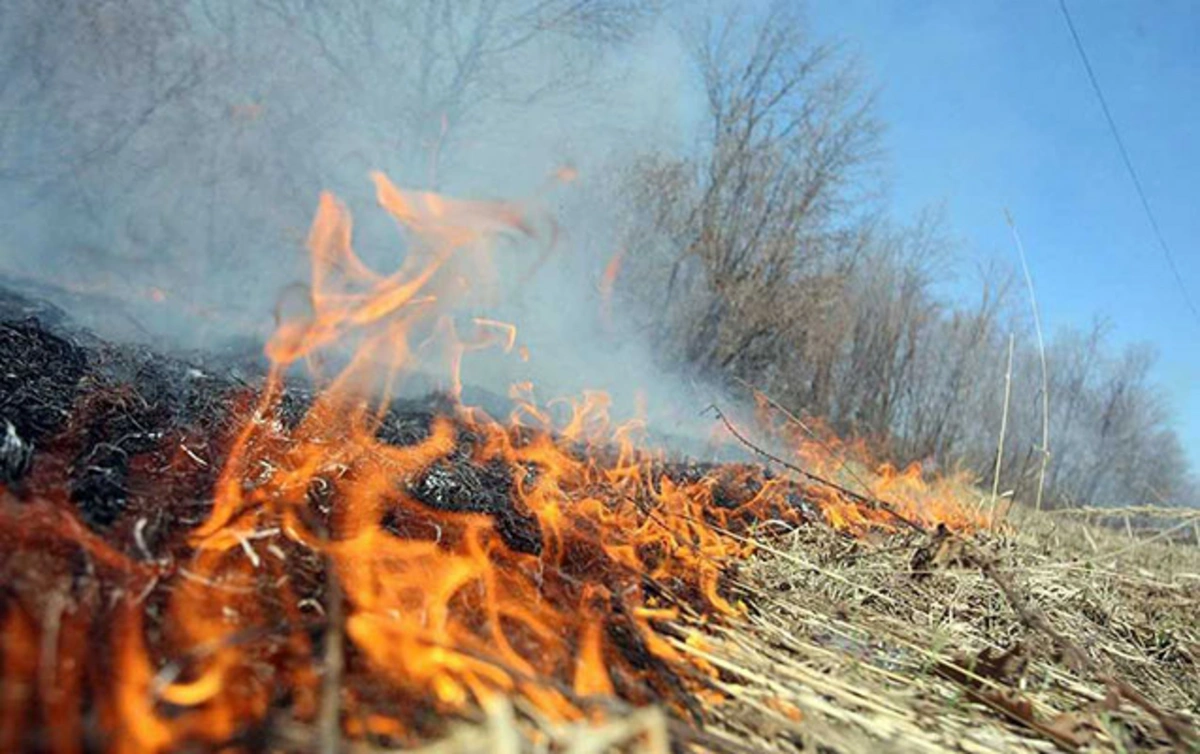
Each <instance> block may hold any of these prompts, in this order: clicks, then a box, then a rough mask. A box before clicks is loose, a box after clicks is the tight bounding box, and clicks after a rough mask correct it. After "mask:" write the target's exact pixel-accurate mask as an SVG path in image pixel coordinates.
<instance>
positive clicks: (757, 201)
mask: <svg viewBox="0 0 1200 754" xmlns="http://www.w3.org/2000/svg"><path fill="white" fill-rule="evenodd" d="M803 32H804V25H803V23H801V22H800V20H799V19H798V18H796V17H795V16H793V15H790V11H789V10H787V8H786V7H785V6H783V5H777V6H775V8H774V9H773V10H772V11H771V12H770V13H768V14H767V15H765V16H758V17H738V16H727V17H724V18H720V19H714V20H713V21H712V22H711V23H708V24H706V25H704V26H703V28H701V29H697V30H695V31H694V33H693V35H692V42H693V54H694V57H695V60H696V63H697V68H698V70H699V72H700V76H701V77H702V80H703V83H704V91H705V94H706V100H707V101H706V104H707V111H706V123H705V128H704V129H703V133H704V138H703V139H702V141H701V143H700V144H699V145H698V146H697V148H696V149H695V150H694V151H693V152H692V153H690V154H685V155H679V154H674V155H656V156H652V157H647V158H644V159H642V160H641V161H639V162H638V163H637V164H636V166H634V167H633V168H632V169H631V170H630V171H629V172H628V174H627V183H626V188H627V190H628V192H629V195H630V196H631V197H632V201H631V202H630V203H629V207H630V212H629V221H630V223H629V228H628V232H627V240H626V244H625V245H626V248H628V250H629V254H630V262H629V267H630V270H629V273H628V274H626V275H625V276H624V277H623V280H624V286H623V293H624V295H626V296H627V297H628V300H629V302H630V303H631V304H632V309H633V310H634V311H636V312H637V313H638V314H637V316H639V317H640V318H641V319H640V323H641V325H642V326H643V329H644V330H645V331H647V332H649V333H651V337H652V338H653V339H654V341H655V345H656V349H655V350H656V352H657V353H660V354H662V356H663V359H664V361H666V362H667V363H669V364H672V365H675V366H677V367H680V368H683V369H686V370H688V371H693V370H697V371H699V372H700V373H702V374H703V375H705V376H707V377H708V378H710V379H715V380H717V381H728V382H730V383H732V382H733V378H740V379H741V380H744V381H746V382H749V383H750V384H752V385H754V386H756V387H758V388H760V389H761V390H764V391H766V392H767V393H768V394H769V395H771V396H772V397H773V398H775V399H776V400H777V401H779V402H781V403H782V404H784V405H786V406H788V407H790V408H792V409H794V410H795V411H797V412H801V413H804V414H807V415H811V416H815V417H819V418H822V419H824V420H825V421H826V423H827V424H828V425H829V426H831V427H832V428H833V429H834V430H835V431H837V432H838V433H839V434H842V435H843V436H854V437H860V438H865V439H867V440H868V441H869V442H870V444H872V445H874V446H875V447H876V448H877V449H878V450H879V451H880V453H881V455H882V456H884V457H888V458H890V459H892V460H894V461H899V462H908V461H921V462H922V463H923V465H924V466H926V467H933V468H938V467H940V468H943V469H946V468H955V469H961V468H965V469H969V470H973V471H974V472H976V473H977V474H978V476H979V478H980V479H981V480H986V483H987V484H988V485H990V483H991V480H992V474H993V471H994V469H995V466H996V463H997V454H998V445H999V443H998V439H999V437H1000V430H1001V425H1002V423H1003V422H1002V420H1003V417H1004V412H1005V406H1006V383H1008V387H1007V395H1008V396H1009V398H1008V400H1007V408H1008V416H1007V427H1006V431H1005V434H1004V446H1003V453H1002V454H1001V461H1000V480H1001V482H1000V484H1001V490H1002V491H1012V493H1013V494H1014V495H1015V496H1016V497H1018V498H1021V499H1024V500H1026V501H1029V502H1033V501H1034V500H1035V499H1036V497H1037V496H1038V489H1037V488H1038V476H1039V473H1040V472H1041V469H1042V466H1043V462H1045V466H1046V472H1045V489H1044V500H1045V503H1046V505H1050V506H1067V505H1071V506H1074V505H1113V504H1121V505H1130V504H1142V503H1145V504H1163V503H1164V502H1170V503H1185V504H1186V503H1194V502H1195V501H1196V487H1195V484H1194V482H1193V481H1192V480H1191V478H1190V477H1189V469H1188V463H1187V460H1186V456H1185V453H1184V451H1183V449H1182V447H1181V444H1180V441H1179V439H1178V437H1177V436H1176V434H1175V432H1174V431H1173V430H1172V428H1171V423H1170V420H1171V414H1170V411H1169V410H1168V407H1167V404H1166V402H1165V401H1164V399H1163V396H1162V395H1161V394H1160V392H1159V390H1158V389H1157V387H1156V386H1155V385H1154V384H1153V383H1152V382H1151V380H1150V376H1149V375H1150V371H1151V367H1152V366H1153V363H1154V353H1153V351H1152V350H1151V349H1149V348H1148V347H1145V346H1130V347H1127V348H1124V349H1116V348H1114V346H1113V345H1112V344H1111V343H1110V342H1109V338H1108V334H1109V333H1108V328H1107V327H1106V326H1105V325H1104V324H1103V323H1101V322H1098V323H1096V324H1093V325H1092V326H1091V327H1089V328H1086V329H1065V330H1062V331H1060V332H1058V333H1057V334H1055V335H1054V336H1053V337H1051V338H1050V340H1049V342H1048V343H1046V345H1045V364H1046V373H1045V377H1044V378H1043V371H1042V365H1041V355H1040V351H1039V349H1038V348H1037V346H1036V340H1037V339H1036V338H1035V337H1034V332H1033V329H1032V327H1031V318H1030V316H1029V312H1030V304H1029V298H1028V297H1027V293H1026V289H1025V286H1024V284H1023V282H1022V281H1020V280H1019V279H1017V278H1015V277H1014V275H1013V274H1012V273H1011V272H1009V271H1006V270H1004V269H1003V268H993V269H989V270H985V271H983V272H982V273H981V275H980V280H979V283H978V289H977V291H978V292H977V294H976V296H975V300H974V303H970V304H962V303H954V302H951V301H949V300H947V299H946V298H945V297H944V296H941V295H939V294H938V284H939V283H942V282H945V275H946V274H947V273H948V271H949V245H948V244H947V243H945V242H944V240H943V235H942V233H941V232H940V229H939V223H938V217H937V215H936V214H930V215H928V216H924V217H920V218H917V219H916V220H915V221H914V222H911V223H909V224H907V225H898V224H896V223H895V222H893V221H889V220H887V219H886V218H885V214H884V212H883V211H882V210H880V209H879V204H878V203H877V202H875V201H873V199H874V197H875V196H876V195H877V192H878V190H879V189H880V182H879V181H880V179H879V176H878V174H877V172H876V171H875V169H876V167H877V163H876V159H875V158H876V156H877V154H878V152H879V147H880V128H879V124H878V122H877V121H876V120H875V119H874V117H873V116H872V103H871V98H870V96H869V93H868V91H867V89H865V88H864V86H863V84H862V82H861V81H860V80H859V79H858V78H857V77H856V76H855V68H854V66H853V65H852V64H851V63H848V62H847V61H846V60H844V59H843V58H841V57H840V56H839V55H838V54H837V53H836V51H835V49H834V48H832V47H828V46H822V45H820V44H814V43H812V42H811V41H810V40H808V39H806V38H805V36H804V33H803ZM1018 283H1019V285H1018ZM1010 340H1011V342H1012V343H1014V344H1015V348H1014V353H1013V356H1012V361H1011V371H1010V367H1009V357H1008V352H1009V343H1010ZM1044 391H1045V392H1044ZM1044 396H1045V397H1048V401H1046V402H1045V403H1048V405H1049V416H1048V427H1046V428H1044V427H1043V405H1044V402H1043V397H1044ZM1044 429H1048V438H1049V443H1048V447H1045V446H1044V444H1043V432H1044Z"/></svg>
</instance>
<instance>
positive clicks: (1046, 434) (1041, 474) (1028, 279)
mask: <svg viewBox="0 0 1200 754" xmlns="http://www.w3.org/2000/svg"><path fill="white" fill-rule="evenodd" d="M1004 217H1005V218H1006V219H1007V220H1008V227H1009V229H1010V230H1011V231H1012V236H1013V241H1015V242H1016V245H1017V254H1018V255H1019V256H1020V258H1021V270H1022V271H1024V273H1025V285H1026V287H1028V288H1029V305H1030V306H1031V307H1032V308H1033V327H1034V331H1035V332H1036V333H1037V342H1038V354H1039V356H1040V357H1041V360H1042V447H1041V448H1039V451H1040V452H1041V455H1042V464H1041V468H1040V469H1039V470H1038V486H1037V502H1036V505H1035V507H1036V508H1037V510H1041V509H1042V492H1043V491H1044V490H1045V487H1046V466H1047V465H1048V464H1049V463H1050V372H1049V370H1048V369H1047V367H1046V342H1045V340H1044V339H1043V338H1042V317H1041V314H1040V313H1039V312H1038V304H1037V294H1036V293H1034V289H1033V276H1032V275H1030V274H1029V265H1028V264H1027V263H1026V261H1025V244H1023V243H1021V236H1020V234H1019V233H1017V223H1016V221H1015V220H1013V216H1012V214H1011V213H1009V211H1008V210H1004Z"/></svg>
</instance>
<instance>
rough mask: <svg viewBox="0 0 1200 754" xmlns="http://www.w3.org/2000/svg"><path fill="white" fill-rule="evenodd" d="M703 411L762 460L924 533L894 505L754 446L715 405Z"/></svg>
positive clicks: (923, 528)
mask: <svg viewBox="0 0 1200 754" xmlns="http://www.w3.org/2000/svg"><path fill="white" fill-rule="evenodd" d="M705 410H706V411H712V412H713V413H714V414H715V415H716V417H717V418H718V419H720V420H721V423H723V424H724V425H725V428H726V429H728V430H729V432H730V434H732V435H733V436H734V437H735V438H737V440H738V441H739V442H741V443H742V444H743V445H745V446H746V447H747V448H749V449H750V450H752V451H754V452H755V453H757V454H758V455H760V456H762V457H763V458H765V459H767V460H768V461H773V462H775V463H777V464H779V465H780V466H783V467H784V468H785V469H788V470H790V471H794V472H795V473H797V474H799V475H800V476H802V477H804V478H805V479H808V480H809V481H812V482H816V483H817V484H820V485H823V486H825V487H828V488H830V489H832V490H834V491H835V492H838V493H840V494H841V495H844V496H845V497H847V498H849V499H850V500H853V501H854V502H856V503H860V504H862V505H866V506H868V507H870V508H873V509H874V510H880V511H883V512H884V513H887V514H888V515H890V516H892V517H893V518H895V519H896V520H897V521H899V522H901V523H902V524H904V525H906V526H908V527H909V528H911V529H913V530H914V531H919V532H924V531H925V527H923V526H921V525H920V524H918V523H916V522H915V521H911V520H910V519H908V518H905V517H904V516H903V515H901V514H900V513H899V512H897V511H896V506H895V505H894V504H892V503H889V502H887V501H886V500H879V499H877V498H874V497H867V496H865V495H860V494H859V493H857V492H855V491H854V490H851V489H847V488H846V487H843V486H842V485H840V484H838V483H836V482H831V481H829V480H828V479H825V478H823V477H819V476H817V475H816V474H814V473H812V472H811V471H808V470H807V469H803V468H801V467H799V466H797V465H796V464H794V463H791V462H789V461H785V460H784V459H782V458H780V457H779V456H777V455H775V454H774V453H771V452H770V451H767V450H764V449H763V448H761V447H759V446H758V445H756V444H754V442H752V441H751V440H750V439H749V438H748V437H746V436H745V435H743V434H742V433H741V432H740V431H738V428H737V427H735V426H734V425H733V422H731V421H729V419H728V418H727V417H726V416H725V414H724V413H723V412H722V411H721V409H719V408H718V407H717V405H716V404H715V403H714V404H711V405H709V407H708V408H707V409H705Z"/></svg>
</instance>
